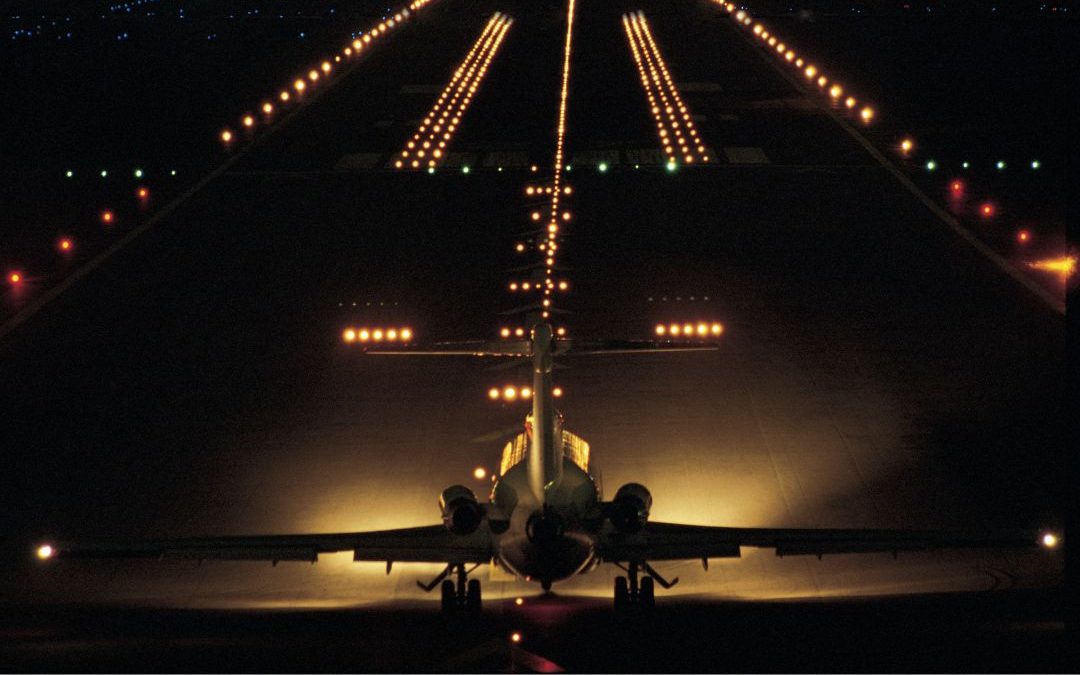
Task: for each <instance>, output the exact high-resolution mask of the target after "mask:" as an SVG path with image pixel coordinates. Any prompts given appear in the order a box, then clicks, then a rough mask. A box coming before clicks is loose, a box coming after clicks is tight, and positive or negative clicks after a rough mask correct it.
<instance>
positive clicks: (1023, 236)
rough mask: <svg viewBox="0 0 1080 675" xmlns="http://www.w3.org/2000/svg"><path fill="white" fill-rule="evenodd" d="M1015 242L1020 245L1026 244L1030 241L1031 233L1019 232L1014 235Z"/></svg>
mask: <svg viewBox="0 0 1080 675" xmlns="http://www.w3.org/2000/svg"><path fill="white" fill-rule="evenodd" d="M1016 240H1017V241H1018V242H1020V243H1021V244H1026V243H1027V242H1029V241H1031V233H1030V232H1028V231H1027V230H1020V231H1019V232H1017V233H1016Z"/></svg>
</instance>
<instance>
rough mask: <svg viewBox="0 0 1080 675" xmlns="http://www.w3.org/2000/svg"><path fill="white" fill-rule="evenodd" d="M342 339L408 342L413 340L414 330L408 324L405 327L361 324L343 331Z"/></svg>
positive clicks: (368, 341) (348, 341) (365, 342)
mask: <svg viewBox="0 0 1080 675" xmlns="http://www.w3.org/2000/svg"><path fill="white" fill-rule="evenodd" d="M341 339H342V341H344V342H345V343H346V344H353V343H356V342H359V343H363V344H370V343H373V342H397V343H404V344H407V343H409V342H412V340H413V330H412V328H409V327H408V326H403V327H382V326H380V327H370V326H361V327H354V326H349V327H348V328H346V329H344V330H343V331H341Z"/></svg>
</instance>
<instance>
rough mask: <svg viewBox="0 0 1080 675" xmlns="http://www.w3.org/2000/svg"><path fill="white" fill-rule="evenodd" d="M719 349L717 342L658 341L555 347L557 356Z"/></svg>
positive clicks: (589, 342)
mask: <svg viewBox="0 0 1080 675" xmlns="http://www.w3.org/2000/svg"><path fill="white" fill-rule="evenodd" d="M718 349H720V343H718V342H692V343H686V344H679V343H671V342H661V341H658V340H585V341H581V340H574V341H573V342H571V343H570V344H569V345H567V346H566V348H565V350H560V349H558V347H556V353H557V354H565V355H566V356H584V355H595V354H611V355H615V354H659V353H666V352H712V351H716V350H718Z"/></svg>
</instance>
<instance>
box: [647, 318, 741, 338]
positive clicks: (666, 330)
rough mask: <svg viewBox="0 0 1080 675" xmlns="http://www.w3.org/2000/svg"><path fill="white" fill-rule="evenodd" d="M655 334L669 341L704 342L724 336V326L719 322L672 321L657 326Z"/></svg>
mask: <svg viewBox="0 0 1080 675" xmlns="http://www.w3.org/2000/svg"><path fill="white" fill-rule="evenodd" d="M653 333H654V334H655V335H656V336H657V337H660V338H665V339H667V340H703V339H705V338H716V337H720V336H721V335H723V333H724V324H722V323H720V322H718V321H682V322H679V321H672V322H669V323H658V324H656V326H655V327H654V328H653Z"/></svg>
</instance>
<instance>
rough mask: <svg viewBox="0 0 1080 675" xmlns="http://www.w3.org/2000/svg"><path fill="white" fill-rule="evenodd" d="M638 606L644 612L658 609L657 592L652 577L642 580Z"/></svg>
mask: <svg viewBox="0 0 1080 675" xmlns="http://www.w3.org/2000/svg"><path fill="white" fill-rule="evenodd" d="M638 604H639V605H641V608H642V609H644V610H650V609H652V608H653V607H656V591H655V587H654V586H653V578H652V577H645V578H644V579H642V580H641V588H639V589H638Z"/></svg>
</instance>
